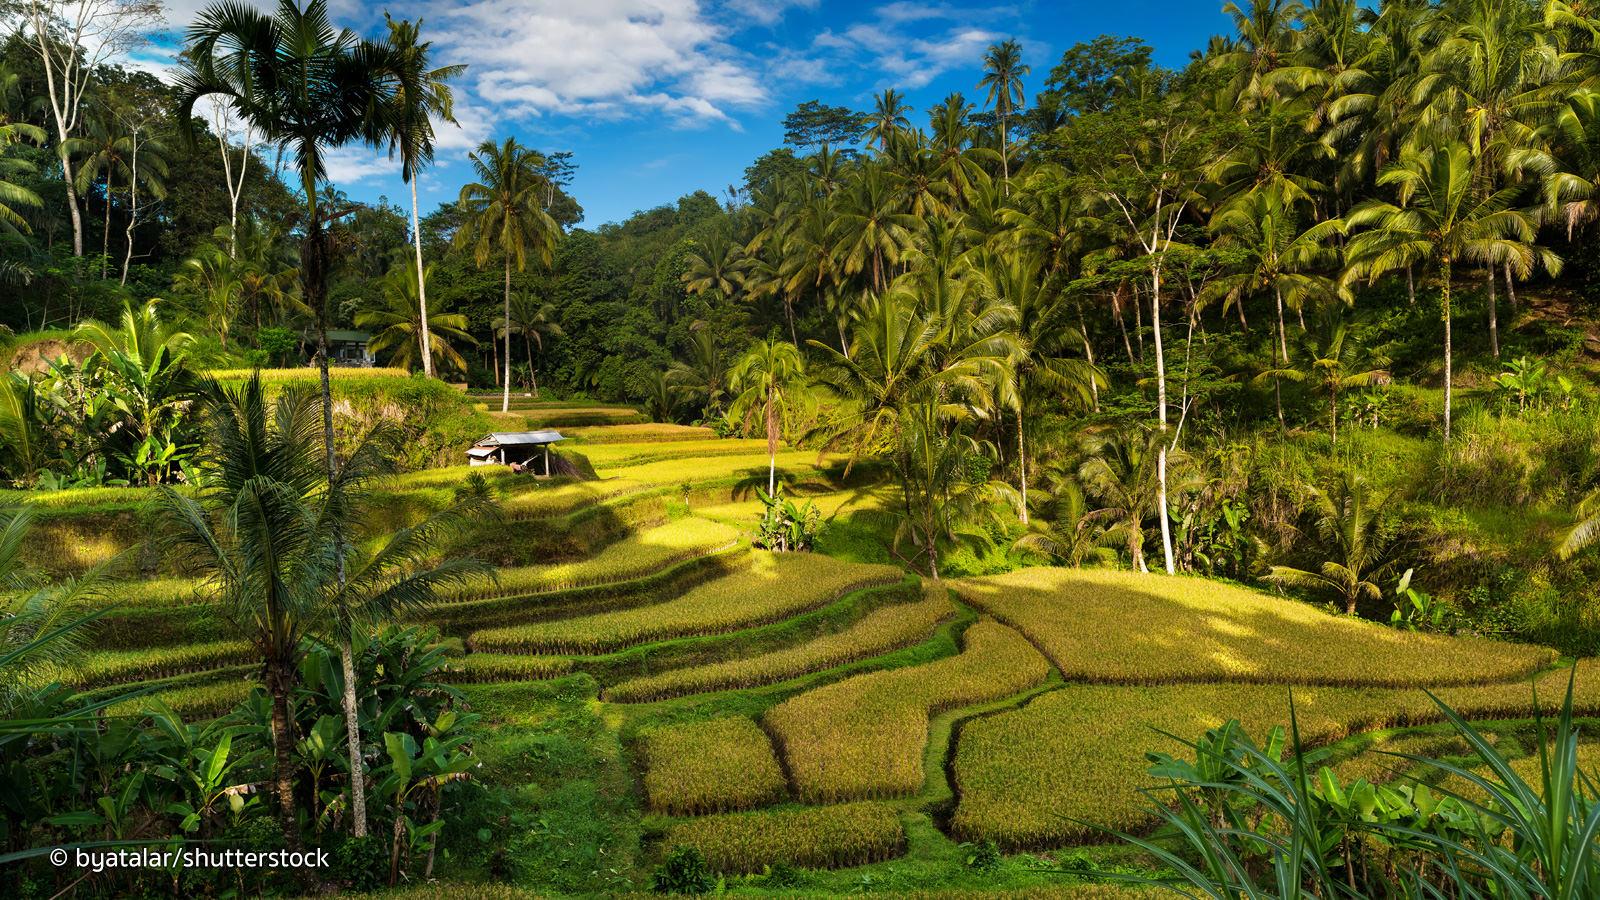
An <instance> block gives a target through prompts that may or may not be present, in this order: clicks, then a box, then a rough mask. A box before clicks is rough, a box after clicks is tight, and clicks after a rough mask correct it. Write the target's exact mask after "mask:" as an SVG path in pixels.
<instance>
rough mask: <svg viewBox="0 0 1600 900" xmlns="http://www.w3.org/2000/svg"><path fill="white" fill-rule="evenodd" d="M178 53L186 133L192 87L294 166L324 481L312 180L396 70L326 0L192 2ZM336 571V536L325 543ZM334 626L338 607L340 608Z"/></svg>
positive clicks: (320, 289) (323, 219) (340, 549)
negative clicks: (271, 6) (267, 5)
mask: <svg viewBox="0 0 1600 900" xmlns="http://www.w3.org/2000/svg"><path fill="white" fill-rule="evenodd" d="M186 43H187V44H188V51H187V52H186V53H185V54H184V56H183V62H182V69H181V70H180V72H179V74H178V77H177V79H176V87H177V91H178V105H177V106H178V108H177V118H178V121H179V122H180V123H182V127H183V128H185V129H186V131H185V133H186V134H188V135H189V137H190V139H191V140H192V139H193V133H192V131H191V130H189V129H192V123H193V121H194V106H195V104H196V103H198V102H199V101H200V100H201V99H202V98H204V97H212V98H215V99H216V100H217V101H218V102H220V103H222V104H224V105H226V106H227V107H229V108H230V109H231V110H232V112H233V114H234V115H236V116H237V117H238V118H239V120H241V121H243V122H245V123H247V124H248V125H249V126H250V127H251V128H252V129H254V130H255V131H256V132H258V133H260V134H261V135H262V136H263V138H264V139H265V140H267V141H270V142H272V143H275V144H277V145H278V149H279V152H280V154H281V153H285V152H287V153H289V154H291V155H292V157H293V160H294V166H295V168H296V169H298V170H299V175H300V192H301V200H302V202H304V203H305V205H306V219H305V227H304V233H305V236H304V239H303V241H302V244H301V251H300V278H301V284H302V285H303V290H302V296H303V299H304V302H305V304H306V306H307V307H309V308H310V309H311V310H312V312H313V313H314V314H315V315H316V317H317V363H318V366H317V367H318V370H319V371H318V375H319V381H320V387H321V393H322V444H323V459H324V463H325V466H326V471H327V478H328V481H329V483H330V484H331V483H333V482H334V481H335V480H336V479H337V478H338V460H337V458H336V457H335V456H334V448H333V388H332V382H331V379H330V378H329V375H328V302H327V301H328V260H329V252H330V248H329V246H328V237H327V230H326V227H325V226H326V224H327V220H328V217H329V215H331V214H332V212H333V210H327V211H324V210H323V209H322V208H321V205H320V204H321V201H320V197H321V192H320V191H319V190H318V187H319V185H320V184H321V183H322V182H323V181H324V180H325V179H326V177H327V168H326V164H325V160H326V157H325V154H326V152H327V150H328V149H330V148H334V147H339V146H343V145H345V144H348V143H350V142H352V141H358V140H359V141H361V142H363V143H366V144H371V145H378V144H379V143H380V142H381V141H383V140H384V139H385V138H386V137H387V136H389V135H392V134H393V133H394V132H395V128H394V127H393V122H392V118H393V116H394V114H395V112H396V111H397V110H396V106H395V104H394V102H393V94H394V89H395V88H394V81H395V79H394V77H393V76H394V73H396V72H399V71H400V70H401V69H402V66H401V60H399V59H397V58H395V56H394V54H393V53H392V52H391V51H390V49H388V48H386V47H385V46H384V45H381V44H377V43H374V42H372V41H365V40H362V39H361V38H359V37H358V36H357V35H356V34H355V33H354V32H352V31H350V30H349V29H341V28H336V27H335V26H334V25H333V21H332V18H331V17H330V15H329V13H328V5H327V0H308V2H307V3H306V5H305V6H303V7H302V6H300V5H299V4H298V3H297V0H279V2H278V7H277V9H276V10H275V11H273V12H272V13H271V14H268V13H264V12H261V11H258V10H256V9H253V8H251V7H249V6H247V5H244V4H240V3H234V2H215V3H212V4H211V5H210V6H207V7H206V8H205V9H203V10H201V11H200V13H199V15H198V16H196V18H195V21H194V24H193V25H191V26H190V28H189V31H188V34H187V36H186ZM333 547H334V550H335V555H336V556H337V557H338V563H339V566H338V568H339V570H340V573H341V575H342V573H343V570H344V545H343V543H342V542H339V541H335V542H334V544H333ZM339 615H340V618H341V624H343V625H344V626H345V627H343V628H341V629H340V630H341V632H342V633H349V631H350V628H349V612H348V611H347V610H342V609H341V610H340V613H339ZM352 652H353V651H352V650H351V647H350V644H349V642H348V641H346V642H344V643H342V644H341V646H340V655H341V656H342V657H343V660H342V664H343V670H344V681H345V690H344V698H343V703H344V713H345V731H346V737H347V738H348V744H349V750H350V774H351V779H352V790H351V801H352V807H351V821H352V823H353V824H354V831H355V834H356V835H357V836H358V837H359V836H364V835H365V834H366V830H367V814H366V792H365V790H364V787H365V774H364V772H363V771H362V768H361V757H360V750H361V748H360V741H361V738H360V728H359V723H358V722H357V720H356V709H355V668H354V663H353V661H352V659H351V653H352Z"/></svg>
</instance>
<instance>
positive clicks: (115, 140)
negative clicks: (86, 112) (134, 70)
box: [66, 115, 129, 280]
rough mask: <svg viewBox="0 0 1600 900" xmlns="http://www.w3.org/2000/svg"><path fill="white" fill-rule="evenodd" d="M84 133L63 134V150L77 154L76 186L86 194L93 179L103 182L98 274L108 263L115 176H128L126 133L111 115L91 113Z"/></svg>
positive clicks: (102, 276) (109, 262) (103, 276)
mask: <svg viewBox="0 0 1600 900" xmlns="http://www.w3.org/2000/svg"><path fill="white" fill-rule="evenodd" d="M84 130H85V131H86V132H87V135H86V136H84V137H71V138H67V141H66V143H67V152H68V153H69V154H71V155H73V156H77V157H80V161H79V163H78V172H77V174H76V176H75V177H76V178H77V182H78V184H77V190H78V193H79V194H82V195H85V196H87V195H88V193H89V189H90V187H92V186H93V185H94V183H95V181H97V180H103V181H104V183H105V220H104V222H103V224H102V226H101V232H100V278H101V279H102V280H104V279H105V277H106V271H107V269H108V268H109V267H110V264H111V197H112V194H113V190H114V188H115V187H116V181H117V179H118V178H119V177H120V178H123V179H126V178H127V177H128V150H129V147H128V143H129V138H128V135H126V134H124V133H123V132H122V131H121V130H120V129H119V128H117V119H116V116H113V115H92V116H89V117H88V118H87V120H86V121H85V122H84Z"/></svg>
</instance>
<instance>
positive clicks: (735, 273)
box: [682, 229, 749, 300]
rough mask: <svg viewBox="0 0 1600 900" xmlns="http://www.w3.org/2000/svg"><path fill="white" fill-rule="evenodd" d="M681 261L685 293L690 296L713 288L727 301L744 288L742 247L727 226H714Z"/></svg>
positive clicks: (744, 268) (747, 266)
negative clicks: (715, 227)
mask: <svg viewBox="0 0 1600 900" xmlns="http://www.w3.org/2000/svg"><path fill="white" fill-rule="evenodd" d="M684 262H685V266H684V270H683V276H682V279H683V289H684V291H685V292H686V293H688V294H690V295H691V296H692V295H695V294H703V293H705V292H706V291H716V292H717V294H718V295H720V296H721V297H723V298H724V299H728V300H731V299H733V298H734V297H735V296H737V295H738V292H739V290H740V289H741V288H742V287H744V280H745V278H744V276H745V270H746V269H748V268H749V264H748V262H747V261H746V259H745V256H744V248H743V247H741V246H740V245H739V244H738V242H736V241H734V240H733V238H732V235H730V234H729V233H728V232H727V230H726V229H717V230H715V231H712V232H711V233H710V234H708V235H706V236H705V238H704V239H703V240H699V241H696V242H695V244H694V247H693V248H692V249H690V251H689V255H688V258H687V259H685V261H684Z"/></svg>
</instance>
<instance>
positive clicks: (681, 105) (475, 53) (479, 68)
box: [434, 0, 767, 124]
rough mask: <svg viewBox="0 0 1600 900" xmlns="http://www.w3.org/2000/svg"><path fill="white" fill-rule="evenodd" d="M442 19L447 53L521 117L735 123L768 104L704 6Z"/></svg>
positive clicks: (482, 89) (500, 10) (556, 1)
mask: <svg viewBox="0 0 1600 900" xmlns="http://www.w3.org/2000/svg"><path fill="white" fill-rule="evenodd" d="M438 14H439V16H440V19H441V24H442V25H444V26H445V27H444V28H442V29H441V30H439V31H437V32H434V38H435V40H436V42H437V43H438V45H439V47H440V49H441V50H443V51H444V52H445V55H446V56H447V57H448V58H449V59H450V61H452V62H456V61H459V62H466V63H467V64H468V65H469V66H470V68H469V69H468V72H467V77H468V78H469V79H470V80H471V82H472V83H473V85H474V86H475V88H476V92H477V94H478V96H479V97H480V98H481V99H482V100H484V101H487V102H489V103H492V104H497V105H500V106H502V107H504V108H505V109H506V110H507V111H509V112H511V113H512V114H514V115H519V116H529V117H533V116H545V115H552V114H555V115H565V116H574V117H581V118H591V119H617V118H624V117H628V116H634V115H644V116H648V115H651V114H659V113H662V112H665V113H666V114H668V115H670V116H671V117H672V118H673V119H674V120H675V122H677V123H678V124H696V123H706V122H731V121H732V119H731V118H730V116H729V113H730V112H732V111H736V110H740V109H748V108H752V107H755V106H758V105H760V104H762V103H764V102H765V101H766V99H767V91H766V89H765V88H764V87H763V85H762V83H761V81H760V80H759V79H758V77H757V75H756V73H755V72H754V71H753V70H752V68H751V66H750V64H749V63H748V61H747V60H746V59H745V58H744V57H743V56H742V55H741V54H740V53H739V52H738V51H736V50H735V49H734V48H733V47H731V46H730V45H728V44H727V43H726V36H727V35H726V33H725V29H724V28H723V27H722V26H720V25H718V24H717V23H716V22H714V21H713V20H712V19H711V18H710V17H709V15H708V14H707V13H706V11H705V10H704V9H702V5H701V3H700V2H699V0H584V2H581V3H573V2H570V0H469V2H466V3H465V4H463V5H459V6H455V7H452V8H450V9H448V10H443V11H441V12H440V13H438Z"/></svg>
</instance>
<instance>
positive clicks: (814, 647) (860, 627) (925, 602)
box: [605, 586, 955, 703]
mask: <svg viewBox="0 0 1600 900" xmlns="http://www.w3.org/2000/svg"><path fill="white" fill-rule="evenodd" d="M954 614H955V607H953V606H951V605H950V600H949V599H948V597H947V596H946V593H945V589H944V587H942V586H929V587H927V588H926V590H925V593H924V595H923V599H922V600H920V601H917V602H914V603H896V604H893V605H891V606H886V607H884V608H882V609H878V610H874V611H872V612H871V613H868V614H867V615H866V616H863V617H862V618H861V620H860V621H858V622H856V623H855V624H853V625H851V626H850V627H849V628H847V629H845V630H844V631H841V632H839V633H837V634H830V635H826V636H824V637H819V638H817V639H816V640H814V641H808V642H807V643H804V644H801V645H799V646H797V647H787V648H784V649H782V650H775V651H773V652H771V653H763V654H761V655H759V656H749V657H744V658H741V659H730V660H726V661H723V662H715V663H710V664H708V665H703V666H691V667H688V668H684V669H671V670H668V671H666V672H661V673H660V674H657V675H646V676H644V677H643V678H633V679H629V680H628V681H624V682H622V683H620V684H618V685H616V686H614V687H611V688H608V689H607V690H606V692H605V698H606V699H607V700H610V701H613V702H618V703H639V702H645V701H650V700H663V699H666V698H669V697H681V696H683V695H685V694H700V693H705V692H707V691H720V690H728V689H731V688H746V687H754V686H756V685H762V684H771V683H773V682H777V681H783V680H785V679H788V678H794V677H796V676H798V675H804V674H806V673H808V672H816V671H821V670H823V669H829V668H832V667H834V666H839V665H843V664H845V663H848V662H853V661H855V660H858V659H865V658H867V657H870V656H875V655H877V654H879V653H887V652H889V651H891V650H898V649H899V648H901V647H904V646H906V645H908V644H911V643H913V642H915V641H918V640H921V639H922V638H925V637H927V636H928V635H929V634H930V633H931V632H932V631H933V629H934V628H935V627H937V626H938V624H939V623H940V622H943V621H945V620H946V619H949V618H950V617H951V616H952V615H954Z"/></svg>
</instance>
